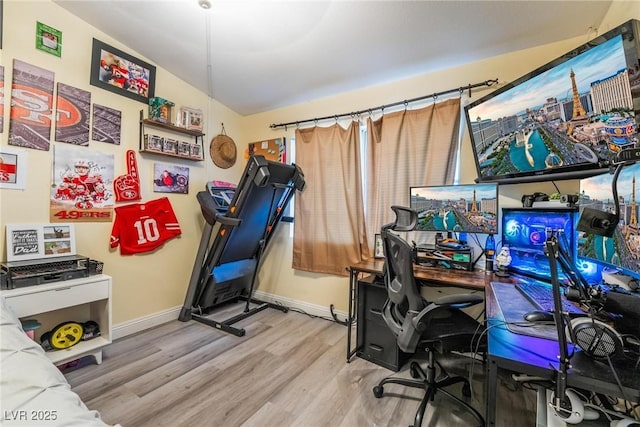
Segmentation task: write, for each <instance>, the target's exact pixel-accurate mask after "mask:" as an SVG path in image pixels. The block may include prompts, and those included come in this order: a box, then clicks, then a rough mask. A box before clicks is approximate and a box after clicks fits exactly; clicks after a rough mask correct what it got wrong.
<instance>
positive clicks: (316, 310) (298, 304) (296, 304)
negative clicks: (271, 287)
mask: <svg viewBox="0 0 640 427" xmlns="http://www.w3.org/2000/svg"><path fill="white" fill-rule="evenodd" d="M254 297H255V298H257V299H259V300H262V301H265V302H270V303H274V304H275V303H277V304H282V305H284V306H285V307H289V308H296V309H298V310H301V311H304V312H305V313H307V314H311V315H313V316H320V317H328V318H331V309H330V307H326V306H322V305H317V304H311V303H308V302H305V301H299V300H294V299H291V298H286V297H281V296H279V295H273V294H269V293H266V292H262V291H256V292H255V293H254ZM333 313H334V314H335V315H336V316H338V319H339V320H341V321H342V320H345V319H346V318H347V314H348V313H346V312H344V311H340V310H333Z"/></svg>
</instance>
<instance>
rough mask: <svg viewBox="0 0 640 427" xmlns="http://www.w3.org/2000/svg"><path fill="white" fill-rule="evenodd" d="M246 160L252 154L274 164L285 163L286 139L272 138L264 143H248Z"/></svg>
mask: <svg viewBox="0 0 640 427" xmlns="http://www.w3.org/2000/svg"><path fill="white" fill-rule="evenodd" d="M247 153H248V156H247V158H249V157H251V156H252V155H254V154H257V155H260V156H264V157H265V159H267V160H271V161H274V162H281V163H286V162H287V148H286V138H284V137H282V138H274V139H267V140H264V141H258V142H251V143H249V149H248V152H247Z"/></svg>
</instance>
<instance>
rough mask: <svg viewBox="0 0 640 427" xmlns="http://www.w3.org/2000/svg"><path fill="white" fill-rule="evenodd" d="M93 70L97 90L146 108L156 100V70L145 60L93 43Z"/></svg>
mask: <svg viewBox="0 0 640 427" xmlns="http://www.w3.org/2000/svg"><path fill="white" fill-rule="evenodd" d="M90 68H91V79H90V82H91V84H92V85H93V86H97V87H100V88H102V89H105V90H108V91H110V92H113V93H117V94H119V95H123V96H126V97H128V98H131V99H135V100H136V101H140V102H142V103H144V104H149V99H150V98H153V95H154V92H155V84H156V67H154V66H153V65H151V64H148V63H146V62H144V61H142V60H141V59H138V58H135V57H134V56H131V55H129V54H127V53H125V52H123V51H121V50H119V49H116V48H115V47H112V46H109V45H108V44H106V43H103V42H101V41H99V40H96V39H93V49H92V54H91V67H90Z"/></svg>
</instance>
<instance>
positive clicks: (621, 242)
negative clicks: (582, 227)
mask: <svg viewBox="0 0 640 427" xmlns="http://www.w3.org/2000/svg"><path fill="white" fill-rule="evenodd" d="M612 179H613V174H612V173H605V174H601V175H596V176H593V177H591V178H585V179H582V180H580V209H582V208H585V207H588V208H592V209H597V210H600V211H604V212H611V213H614V211H615V203H614V200H613V191H612V186H611V185H612V182H611V181H612ZM617 189H618V200H619V203H620V221H619V222H618V225H617V226H616V228H615V231H614V233H613V236H611V237H606V236H600V235H598V234H595V233H588V232H583V231H578V232H577V233H578V235H577V256H578V259H577V263H576V264H577V265H578V267H579V269H580V271H581V272H583V275H584V276H585V277H587V278H588V279H591V280H593V281H596V282H598V281H600V279H601V277H598V275H600V276H601V274H602V271H603V270H604V271H607V270H608V271H617V272H619V273H620V274H623V275H625V276H630V277H632V278H635V279H637V280H640V227H639V225H638V221H639V220H640V163H635V164H632V165H627V166H624V167H623V168H622V171H621V173H620V175H619V177H618V181H617Z"/></svg>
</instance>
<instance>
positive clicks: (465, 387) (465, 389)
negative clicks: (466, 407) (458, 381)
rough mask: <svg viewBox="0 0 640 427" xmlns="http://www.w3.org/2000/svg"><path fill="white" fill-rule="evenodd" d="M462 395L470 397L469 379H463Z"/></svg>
mask: <svg viewBox="0 0 640 427" xmlns="http://www.w3.org/2000/svg"><path fill="white" fill-rule="evenodd" d="M462 395H463V396H464V397H471V385H470V384H469V381H465V382H464V384H463V385H462Z"/></svg>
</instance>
